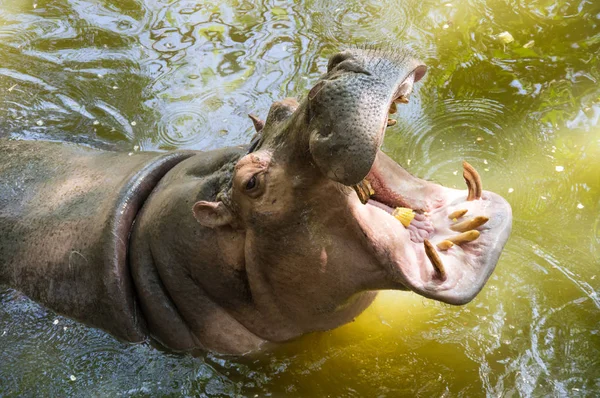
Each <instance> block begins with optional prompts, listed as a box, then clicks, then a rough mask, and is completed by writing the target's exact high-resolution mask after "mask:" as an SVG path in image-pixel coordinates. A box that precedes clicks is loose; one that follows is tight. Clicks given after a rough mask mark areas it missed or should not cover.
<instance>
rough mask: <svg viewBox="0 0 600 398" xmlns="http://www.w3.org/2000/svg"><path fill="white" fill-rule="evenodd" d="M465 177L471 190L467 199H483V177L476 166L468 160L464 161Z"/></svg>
mask: <svg viewBox="0 0 600 398" xmlns="http://www.w3.org/2000/svg"><path fill="white" fill-rule="evenodd" d="M463 177H464V179H465V182H466V183H467V189H468V190H469V193H468V195H467V200H469V201H470V200H476V199H481V190H482V189H481V177H480V176H479V173H477V171H476V170H475V168H474V167H473V166H471V165H470V164H469V163H467V162H463Z"/></svg>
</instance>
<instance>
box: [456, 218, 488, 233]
mask: <svg viewBox="0 0 600 398" xmlns="http://www.w3.org/2000/svg"><path fill="white" fill-rule="evenodd" d="M488 221H489V218H488V217H485V216H477V217H474V218H471V219H470V220H465V221H461V222H459V223H457V224H454V225H451V226H450V229H451V230H453V231H456V232H466V231H470V230H472V229H475V228H477V227H480V226H482V225H483V224H485V223H486V222H488Z"/></svg>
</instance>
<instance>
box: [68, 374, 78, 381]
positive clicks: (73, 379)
mask: <svg viewBox="0 0 600 398" xmlns="http://www.w3.org/2000/svg"><path fill="white" fill-rule="evenodd" d="M69 379H71V381H75V380H77V377H75V375H71V376H69Z"/></svg>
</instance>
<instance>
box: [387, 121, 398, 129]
mask: <svg viewBox="0 0 600 398" xmlns="http://www.w3.org/2000/svg"><path fill="white" fill-rule="evenodd" d="M396 123H397V121H396V120H394V119H388V121H387V126H388V127H390V126H393V125H395V124H396Z"/></svg>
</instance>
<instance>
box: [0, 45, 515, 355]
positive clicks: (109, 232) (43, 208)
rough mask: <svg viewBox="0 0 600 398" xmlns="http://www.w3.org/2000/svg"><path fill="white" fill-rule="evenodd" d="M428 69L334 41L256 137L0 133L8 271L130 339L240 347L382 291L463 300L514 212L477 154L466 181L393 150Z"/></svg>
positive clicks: (341, 315)
mask: <svg viewBox="0 0 600 398" xmlns="http://www.w3.org/2000/svg"><path fill="white" fill-rule="evenodd" d="M424 73H425V67H424V66H423V65H422V64H421V63H419V62H418V61H416V60H414V59H412V58H410V57H409V56H407V55H406V54H405V53H404V52H390V51H379V50H348V51H345V52H342V53H340V54H337V55H336V56H334V57H332V59H331V60H330V62H329V65H328V71H327V73H326V74H325V75H324V76H323V77H322V78H321V79H320V80H319V82H317V84H316V85H315V86H314V88H313V89H312V90H310V92H309V93H308V96H307V98H305V99H304V100H303V101H302V102H301V103H298V102H296V101H295V100H293V99H286V100H283V101H281V102H276V103H275V104H273V106H272V107H271V110H270V112H269V115H268V118H267V119H266V122H262V121H261V120H259V119H257V118H253V121H254V124H255V127H256V129H257V135H256V136H255V137H254V139H253V141H252V143H251V144H250V146H249V147H247V148H242V147H234V148H225V149H221V150H216V151H210V152H198V151H175V152H170V153H148V152H144V153H132V154H127V153H111V152H105V151H100V150H96V149H91V148H87V147H82V146H76V145H70V144H64V143H53V142H28V141H7V140H0V155H1V156H0V283H1V284H7V285H8V286H11V287H14V288H16V289H18V290H21V291H23V292H24V293H25V294H27V295H28V296H30V297H31V298H32V299H34V300H36V301H38V302H40V303H42V304H44V305H46V306H48V307H49V308H51V309H53V310H55V311H57V312H59V313H61V314H64V315H67V316H70V317H72V318H74V319H77V320H79V321H81V322H84V323H86V324H89V325H91V326H95V327H99V328H102V329H104V330H106V331H108V332H109V333H111V334H113V335H114V336H116V337H118V338H120V339H122V340H125V341H131V342H140V341H151V342H153V343H156V344H158V345H161V346H163V347H166V348H169V349H171V350H175V351H185V352H196V351H198V350H200V351H204V350H211V351H216V352H221V353H228V354H242V353H246V352H250V351H253V350H257V349H259V348H260V347H261V346H263V345H264V344H265V343H267V342H282V341H286V340H289V339H292V338H295V337H298V336H300V335H302V334H304V333H308V332H311V331H320V330H327V329H332V328H335V327H337V326H340V325H343V324H345V323H347V322H350V321H351V320H352V319H354V318H355V317H356V316H357V315H359V314H360V313H361V312H362V311H363V310H364V309H365V308H367V307H368V306H369V304H370V303H371V302H372V301H373V299H374V298H375V295H376V291H377V290H380V289H398V290H412V291H414V292H416V293H418V294H420V295H422V296H425V297H428V298H432V299H436V300H440V301H443V302H446V303H450V304H456V305H460V304H464V303H467V302H469V301H470V300H472V299H473V298H474V297H475V296H476V294H477V293H478V292H479V291H480V290H481V289H482V288H483V286H484V284H485V282H486V281H487V279H488V278H489V276H490V275H491V273H492V271H493V270H494V267H495V265H496V262H497V260H498V258H499V256H500V253H501V251H502V248H503V246H504V244H505V242H506V240H507V239H508V236H509V233H510V229H511V221H512V218H511V210H510V206H509V205H508V203H506V201H505V200H504V199H502V198H501V197H500V196H498V195H496V194H493V193H491V192H488V191H482V189H481V181H480V179H479V176H478V174H477V172H476V171H475V170H474V169H472V167H471V166H469V165H468V164H465V172H464V176H465V180H466V182H467V186H468V190H467V191H460V190H455V189H449V188H445V187H442V186H440V185H437V184H434V183H431V182H428V181H425V180H421V179H419V178H417V177H414V176H412V175H410V174H409V173H408V172H406V171H405V170H404V169H403V168H402V167H401V166H400V165H398V164H396V163H395V162H394V161H393V160H392V159H390V158H389V157H387V156H386V155H385V154H383V153H382V152H381V151H380V149H379V147H380V146H381V143H382V140H383V134H384V132H385V128H386V126H388V125H393V123H392V122H390V119H388V116H389V113H393V110H395V107H396V103H404V102H406V101H407V98H408V96H409V94H410V92H411V91H412V87H413V84H414V83H415V82H417V81H418V80H420V79H421V78H422V76H423V74H424ZM336 98H341V102H340V101H337V100H336ZM357 194H358V195H357ZM395 208H396V209H397V210H398V209H403V210H402V211H403V212H404V213H403V214H411V218H410V220H409V221H408V222H407V223H406V224H401V223H400V222H399V221H398V219H397V217H396V216H394V214H396V213H395V212H396V210H394V209H395ZM467 213H468V214H467ZM465 214H467V215H466V216H465ZM411 220H412V221H411Z"/></svg>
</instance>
